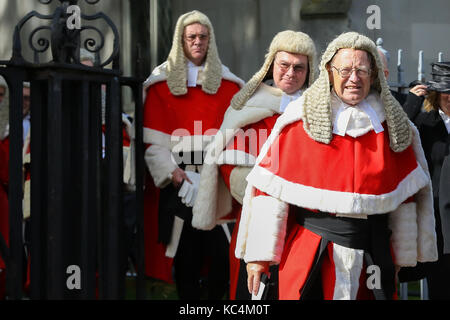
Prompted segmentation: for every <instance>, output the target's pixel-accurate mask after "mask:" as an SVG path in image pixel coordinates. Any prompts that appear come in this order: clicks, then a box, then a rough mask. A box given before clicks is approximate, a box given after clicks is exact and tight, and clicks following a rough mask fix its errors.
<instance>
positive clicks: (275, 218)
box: [244, 196, 288, 264]
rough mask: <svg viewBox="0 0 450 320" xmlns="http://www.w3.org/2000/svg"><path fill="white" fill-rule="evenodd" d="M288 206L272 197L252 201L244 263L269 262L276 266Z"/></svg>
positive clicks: (282, 245) (280, 252)
mask: <svg viewBox="0 0 450 320" xmlns="http://www.w3.org/2000/svg"><path fill="white" fill-rule="evenodd" d="M287 216H288V205H287V204H286V203H285V202H282V201H280V200H277V199H275V198H273V197H267V196H258V197H255V198H254V199H253V203H252V213H251V219H250V221H249V225H248V238H247V247H246V251H245V255H244V260H245V262H252V261H270V262H272V263H275V264H278V263H280V261H281V254H282V252H283V247H284V239H285V236H286V223H287Z"/></svg>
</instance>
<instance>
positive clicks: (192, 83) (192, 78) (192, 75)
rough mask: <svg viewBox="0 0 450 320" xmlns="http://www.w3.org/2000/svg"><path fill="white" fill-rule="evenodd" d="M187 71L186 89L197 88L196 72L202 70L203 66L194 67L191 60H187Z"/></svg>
mask: <svg viewBox="0 0 450 320" xmlns="http://www.w3.org/2000/svg"><path fill="white" fill-rule="evenodd" d="M187 69H188V77H187V78H188V83H187V86H188V87H196V86H197V80H198V72H199V71H200V70H203V65H201V66H197V65H195V64H194V63H193V62H192V61H191V60H188V62H187Z"/></svg>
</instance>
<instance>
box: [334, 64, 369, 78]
mask: <svg viewBox="0 0 450 320" xmlns="http://www.w3.org/2000/svg"><path fill="white" fill-rule="evenodd" d="M331 67H332V68H334V69H336V71H337V72H338V74H339V75H340V76H341V78H344V79H345V78H348V77H350V75H351V74H352V73H353V71H355V72H356V75H357V76H358V77H359V78H367V77H369V76H370V73H371V70H370V69H366V68H340V69H339V68H336V67H335V66H331Z"/></svg>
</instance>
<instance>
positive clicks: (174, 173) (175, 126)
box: [144, 11, 244, 299]
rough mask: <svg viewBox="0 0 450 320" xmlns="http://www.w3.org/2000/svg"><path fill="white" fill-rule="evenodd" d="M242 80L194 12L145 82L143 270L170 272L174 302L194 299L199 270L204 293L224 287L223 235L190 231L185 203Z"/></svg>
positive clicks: (216, 295)
mask: <svg viewBox="0 0 450 320" xmlns="http://www.w3.org/2000/svg"><path fill="white" fill-rule="evenodd" d="M243 84H244V83H243V81H242V80H241V79H239V78H238V77H236V76H235V75H234V74H233V73H231V72H230V71H229V69H228V68H227V67H225V66H223V65H222V63H221V62H220V59H219V55H218V52H217V47H216V43H215V36H214V30H213V27H212V24H211V22H210V21H209V19H208V17H206V16H205V15H204V14H203V13H201V12H198V11H192V12H189V13H186V14H184V15H182V16H181V17H180V18H179V19H178V22H177V25H176V28H175V33H174V39H173V46H172V49H171V51H170V53H169V57H168V59H167V61H166V62H164V63H163V64H162V65H160V66H158V67H157V68H156V69H155V70H154V71H153V72H152V74H151V75H150V77H149V78H148V80H147V81H146V83H145V84H144V87H145V90H146V91H145V94H146V99H145V106H144V143H145V144H146V152H145V160H146V164H147V167H148V169H149V173H150V176H151V177H148V178H149V179H147V183H146V189H145V194H144V199H145V200H144V212H145V213H144V217H145V246H146V274H147V276H149V277H152V278H156V279H161V280H164V281H168V282H172V281H173V279H172V274H174V277H175V282H176V285H177V291H178V295H179V297H180V298H181V299H198V298H200V295H201V292H200V291H201V289H200V279H201V277H202V274H203V273H204V272H205V270H207V271H208V272H207V273H208V277H207V278H208V279H207V280H208V284H207V287H208V288H207V291H208V292H207V296H208V298H210V299H221V298H222V297H223V296H224V293H225V292H226V288H227V285H228V276H227V272H226V266H227V259H226V257H227V249H228V242H227V238H226V235H225V233H224V232H223V230H222V228H216V229H215V230H212V231H208V232H205V231H198V230H194V229H193V228H192V226H191V219H192V209H191V207H192V206H193V203H194V201H195V196H196V193H197V188H198V180H199V172H200V171H201V165H202V163H203V151H204V150H205V147H206V146H207V145H208V143H209V142H210V140H211V137H213V136H214V134H215V133H216V132H217V130H218V128H219V127H220V124H221V123H222V120H223V115H224V113H225V111H226V109H227V107H228V106H229V104H230V101H231V98H232V97H233V95H234V94H235V93H236V92H238V91H239V89H240V87H241V86H242V85H243ZM172 266H174V272H172ZM205 268H206V269H205ZM224 268H225V270H224Z"/></svg>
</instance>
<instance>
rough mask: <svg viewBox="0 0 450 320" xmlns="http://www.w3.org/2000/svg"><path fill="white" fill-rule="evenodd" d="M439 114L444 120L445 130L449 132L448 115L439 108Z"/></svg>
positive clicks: (449, 118) (449, 119)
mask: <svg viewBox="0 0 450 320" xmlns="http://www.w3.org/2000/svg"><path fill="white" fill-rule="evenodd" d="M439 114H440V116H441V118H442V120H444V124H445V127H446V128H447V132H448V133H449V134H450V117H449V116H448V115H447V114H446V113H445V112H444V111H442V110H441V109H439Z"/></svg>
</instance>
